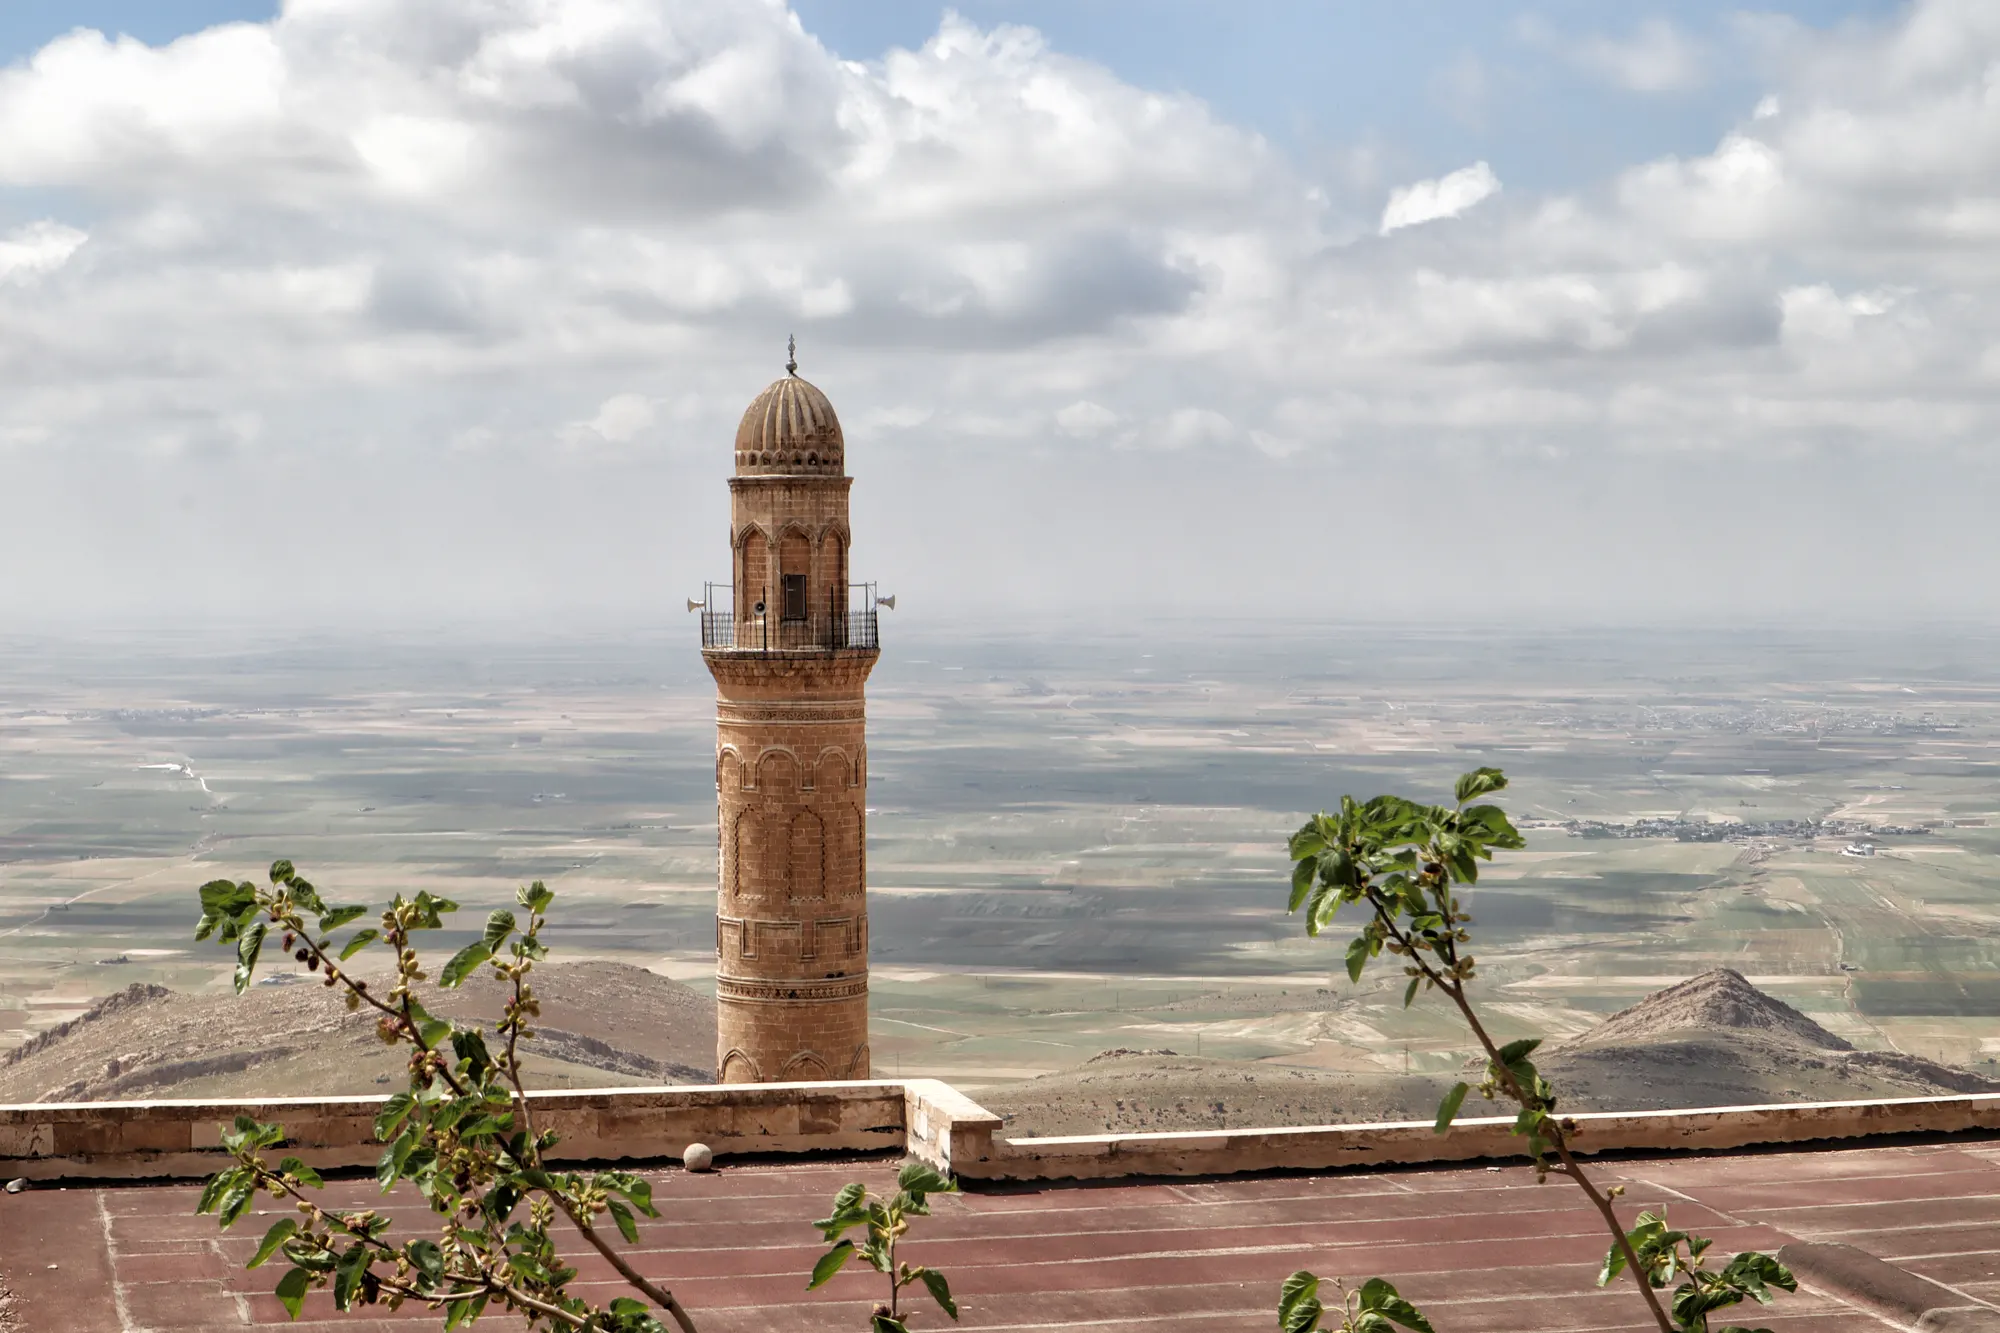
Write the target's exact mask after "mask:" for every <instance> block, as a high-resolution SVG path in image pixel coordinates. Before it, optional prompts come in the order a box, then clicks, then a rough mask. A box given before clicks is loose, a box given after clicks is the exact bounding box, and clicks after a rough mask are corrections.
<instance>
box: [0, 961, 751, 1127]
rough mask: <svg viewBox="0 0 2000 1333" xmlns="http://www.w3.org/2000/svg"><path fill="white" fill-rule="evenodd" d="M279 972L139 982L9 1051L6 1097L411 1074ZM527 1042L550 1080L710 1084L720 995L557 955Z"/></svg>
mask: <svg viewBox="0 0 2000 1333" xmlns="http://www.w3.org/2000/svg"><path fill="white" fill-rule="evenodd" d="M297 976H298V974H296V973H273V974H271V975H269V976H267V977H266V978H265V979H264V980H263V981H261V982H259V983H258V984H257V985H255V986H252V987H251V988H250V990H249V992H248V993H247V994H244V995H242V996H237V995H232V994H228V993H224V994H202V995H189V994H182V993H179V992H176V991H170V990H168V989H167V988H165V987H164V986H147V985H135V986H131V987H128V988H127V989H125V990H123V991H120V992H119V993H118V994H116V995H113V996H110V997H109V998H107V999H104V1000H101V1001H99V1002H98V1003H97V1004H96V1005H94V1006H93V1007H92V1008H91V1009H89V1010H88V1011H87V1012H85V1013H84V1014H82V1015H80V1016H79V1017H77V1018H74V1019H72V1020H70V1021H69V1022H67V1023H64V1024H62V1025H61V1026H60V1027H56V1028H51V1029H50V1030H49V1031H47V1032H44V1033H41V1034H40V1035H39V1036H37V1037H35V1038H34V1039H33V1040H31V1041H29V1042H27V1043H26V1044H24V1045H22V1046H19V1047H16V1048H15V1049H14V1050H12V1051H9V1052H7V1053H5V1054H4V1055H0V1103H5V1102H34V1101H108V1100H117V1099H134V1098H157V1097H258V1096H277V1095H285V1096H314V1095H321V1096H333V1095H342V1094H353V1093H367V1092H380V1091H382V1090H383V1089H384V1087H385V1086H389V1085H398V1086H399V1085H400V1084H401V1081H402V1070H403V1063H404V1058H405V1056H406V1055H407V1051H405V1050H402V1049H401V1048H393V1047H389V1046H385V1045H383V1044H382V1042H381V1040H380V1039H379V1038H378V1037H377V1036H376V1034H375V1021H374V1018H373V1017H372V1016H371V1015H370V1014H369V1013H367V1012H365V1011H364V1012H361V1013H349V1012H348V1011H347V1009H346V1007H345V1006H344V1005H342V1004H341V1003H340V1002H339V1000H338V999H336V998H335V997H334V996H332V995H330V994H329V993H328V992H327V991H326V990H325V989H324V988H323V987H321V986H318V985H315V984H312V983H311V982H308V981H303V980H296V979H294V978H296V977H297ZM535 990H536V994H537V998H538V999H539V1000H540V1001H541V1006H542V1015H541V1018H540V1020H539V1022H538V1023H537V1024H536V1028H535V1031H536V1033H537V1036H536V1038H535V1040H534V1041H533V1042H532V1043H530V1045H529V1047H528V1060H527V1069H528V1073H529V1078H530V1085H531V1086H534V1087H543V1088H562V1087H612V1086H618V1085H641V1084H660V1083H706V1082H708V1081H709V1080H710V1071H709V1066H710V1064H711V1062H712V1061H713V1060H714V1058H715V1001H714V1000H712V999H710V998H709V997H708V996H706V995H703V994H701V993H700V992H698V991H694V990H691V989H689V988H688V987H686V986H683V985H681V984H680V983H679V982H677V981H671V980H669V979H667V978H666V977H662V976H658V975H656V974H654V973H652V972H648V971H646V970H645V969H644V968H640V967H633V966H631V965H629V964H626V963H610V962H596V961H590V962H579V963H545V964H543V965H541V966H540V967H538V968H537V969H536V971H535ZM424 1003H425V1005H426V1006H427V1007H429V1008H430V1009H431V1010H432V1011H433V1012H434V1013H436V1014H438V1015H439V1016H441V1017H450V1018H453V1019H455V1020H458V1021H460V1022H468V1023H469V1022H484V1023H491V1022H493V1021H494V1020H495V1019H497V1018H498V1017H499V1016H500V1012H501V1006H502V1005H503V1004H504V1003H505V994H504V991H503V989H502V987H501V985H500V983H498V982H497V981H494V980H493V979H492V978H491V976H490V974H484V973H482V974H481V975H480V976H479V977H477V978H475V979H473V980H470V981H468V982H466V984H465V985H464V986H463V987H462V988H460V989H458V990H454V991H440V990H435V989H433V990H432V992H431V993H430V994H428V995H426V996H425V997H424Z"/></svg>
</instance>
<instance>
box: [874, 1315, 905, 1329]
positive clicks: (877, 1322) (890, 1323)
mask: <svg viewBox="0 0 2000 1333" xmlns="http://www.w3.org/2000/svg"><path fill="white" fill-rule="evenodd" d="M868 1333H910V1326H909V1325H908V1324H906V1323H904V1322H903V1321H902V1320H900V1319H892V1318H890V1317H889V1316H888V1315H885V1314H878V1315H876V1316H874V1317H873V1318H871V1319H870V1320H869V1321H868Z"/></svg>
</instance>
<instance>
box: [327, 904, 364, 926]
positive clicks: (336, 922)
mask: <svg viewBox="0 0 2000 1333" xmlns="http://www.w3.org/2000/svg"><path fill="white" fill-rule="evenodd" d="M367 914H368V909H367V908H366V907H361V906H358V905H356V904H353V903H350V904H348V905H347V906H345V907H335V908H332V909H330V910H328V911H326V912H322V913H321V914H320V918H319V928H320V929H321V930H338V929H340V928H341V927H342V926H344V925H346V924H347V923H348V922H350V921H352V920H354V919H355V918H356V917H358V916H366V915H367Z"/></svg>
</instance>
